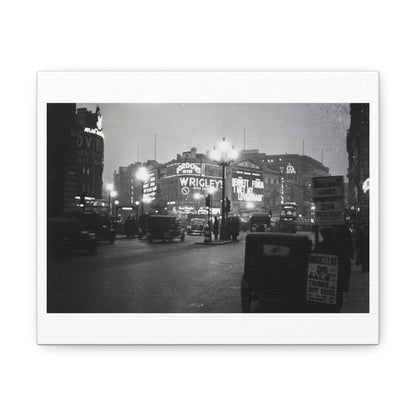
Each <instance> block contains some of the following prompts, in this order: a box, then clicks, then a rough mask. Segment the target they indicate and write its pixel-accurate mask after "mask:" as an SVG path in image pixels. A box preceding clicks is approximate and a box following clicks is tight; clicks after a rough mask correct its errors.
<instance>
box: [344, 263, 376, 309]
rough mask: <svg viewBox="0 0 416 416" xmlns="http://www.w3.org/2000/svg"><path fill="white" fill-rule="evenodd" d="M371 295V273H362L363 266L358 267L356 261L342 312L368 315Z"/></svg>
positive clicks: (352, 266)
mask: <svg viewBox="0 0 416 416" xmlns="http://www.w3.org/2000/svg"><path fill="white" fill-rule="evenodd" d="M369 295H370V286H369V273H368V272H367V273H366V272H362V271H361V266H357V265H356V264H355V261H352V262H351V277H350V286H349V291H348V292H347V293H344V305H343V307H342V310H341V312H342V313H368V312H369V302H370V299H369Z"/></svg>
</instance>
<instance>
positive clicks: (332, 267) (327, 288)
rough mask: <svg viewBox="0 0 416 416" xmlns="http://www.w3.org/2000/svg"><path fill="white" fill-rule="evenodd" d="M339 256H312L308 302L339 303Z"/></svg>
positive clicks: (310, 258) (310, 256)
mask: <svg viewBox="0 0 416 416" xmlns="http://www.w3.org/2000/svg"><path fill="white" fill-rule="evenodd" d="M337 281H338V256H333V255H329V254H318V253H314V254H310V255H309V266H308V284H307V292H306V300H308V301H311V302H319V303H327V304H329V305H335V304H336V303H337Z"/></svg>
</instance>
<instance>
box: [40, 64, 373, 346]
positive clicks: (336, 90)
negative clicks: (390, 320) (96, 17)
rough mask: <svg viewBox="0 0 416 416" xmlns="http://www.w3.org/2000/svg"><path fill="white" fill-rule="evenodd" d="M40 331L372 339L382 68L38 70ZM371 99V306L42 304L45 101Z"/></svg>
mask: <svg viewBox="0 0 416 416" xmlns="http://www.w3.org/2000/svg"><path fill="white" fill-rule="evenodd" d="M37 88H38V96H37V114H38V131H37V144H38V155H37V156H38V165H37V166H38V177H37V179H38V181H37V185H38V189H37V195H38V201H37V209H38V211H37V220H38V227H37V230H38V235H37V243H38V262H37V318H38V320H37V341H38V343H39V344H377V343H378V342H379V75H378V73H377V72H185V71H183V72H182V71H181V72H39V73H38V78H37ZM48 102H56V103H63V102H74V103H76V102H92V103H104V102H111V103H117V102H118V103H351V102H353V103H354V102H355V103H369V104H370V178H371V179H370V180H371V197H370V226H371V229H370V313H368V314H47V313H46V104H47V103H48Z"/></svg>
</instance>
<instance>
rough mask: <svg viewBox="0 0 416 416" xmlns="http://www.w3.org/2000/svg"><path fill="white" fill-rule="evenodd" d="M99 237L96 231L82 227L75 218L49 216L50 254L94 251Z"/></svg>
mask: <svg viewBox="0 0 416 416" xmlns="http://www.w3.org/2000/svg"><path fill="white" fill-rule="evenodd" d="M97 245H98V239H97V237H96V235H95V234H94V233H91V232H89V231H87V230H83V229H82V224H81V221H79V220H77V219H74V218H49V219H48V223H47V248H48V254H49V253H50V254H71V253H76V252H87V253H90V254H92V253H94V252H95V251H96V249H97Z"/></svg>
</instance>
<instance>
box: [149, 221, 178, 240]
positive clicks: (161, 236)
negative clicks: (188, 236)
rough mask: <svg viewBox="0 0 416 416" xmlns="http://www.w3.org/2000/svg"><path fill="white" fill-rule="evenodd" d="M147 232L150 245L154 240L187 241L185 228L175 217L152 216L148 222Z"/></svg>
mask: <svg viewBox="0 0 416 416" xmlns="http://www.w3.org/2000/svg"><path fill="white" fill-rule="evenodd" d="M147 230H148V232H147V240H148V241H149V243H152V242H153V241H154V240H161V241H163V242H165V241H168V242H172V241H173V239H175V238H179V239H180V240H181V241H184V240H185V227H184V226H183V224H182V223H181V222H180V220H179V219H178V218H177V217H175V216H173V215H150V216H149V217H148V220H147Z"/></svg>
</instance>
